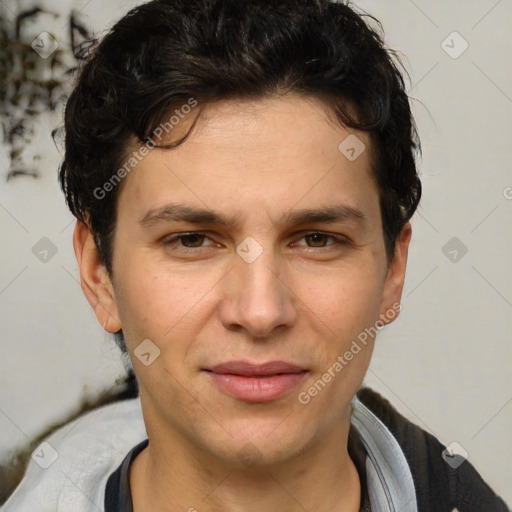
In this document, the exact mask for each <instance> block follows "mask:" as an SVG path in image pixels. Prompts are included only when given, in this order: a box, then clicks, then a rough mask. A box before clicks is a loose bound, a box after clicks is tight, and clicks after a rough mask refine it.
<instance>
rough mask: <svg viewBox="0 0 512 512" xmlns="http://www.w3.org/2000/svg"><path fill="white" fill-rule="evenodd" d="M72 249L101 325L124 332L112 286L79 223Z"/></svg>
mask: <svg viewBox="0 0 512 512" xmlns="http://www.w3.org/2000/svg"><path fill="white" fill-rule="evenodd" d="M73 248H74V249H75V256H76V259H77V262H78V268H79V269H80V283H81V285H82V291H83V292H84V295H85V297H86V298H87V300H88V301H89V304H90V305H91V306H92V308H93V309H94V313H95V314H96V318H97V319H98V322H99V323H100V325H101V326H102V327H103V329H105V330H106V331H108V332H117V331H119V330H120V329H121V322H120V321H119V314H118V311H117V305H116V301H115V297H114V290H113V287H112V283H111V281H110V278H109V276H108V273H107V269H106V267H105V264H104V263H103V261H101V259H100V256H99V254H98V250H97V248H96V244H95V243H94V237H93V235H92V233H91V231H90V229H89V228H88V227H87V226H86V224H85V223H83V222H80V221H78V222H77V223H76V226H75V232H74V234H73Z"/></svg>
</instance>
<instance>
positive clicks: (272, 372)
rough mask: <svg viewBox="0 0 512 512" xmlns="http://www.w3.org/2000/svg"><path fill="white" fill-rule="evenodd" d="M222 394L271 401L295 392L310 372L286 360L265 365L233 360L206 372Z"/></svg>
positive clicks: (242, 398) (254, 401)
mask: <svg viewBox="0 0 512 512" xmlns="http://www.w3.org/2000/svg"><path fill="white" fill-rule="evenodd" d="M204 371H205V372H206V374H207V375H208V377H209V378H210V379H211V381H212V383H213V385H214V386H215V387H217V389H219V390H220V391H221V392H222V393H224V394H226V395H228V396H231V397H233V398H236V399H238V400H241V401H245V402H253V403H257V402H269V401H272V400H277V399H278V398H281V397H283V396H284V395H286V394H288V393H289V392H290V391H292V390H293V389H294V388H295V387H296V386H298V385H299V383H300V381H301V380H302V379H303V378H304V376H305V375H306V374H307V373H308V370H307V369H305V368H302V367H300V366H297V365H294V364H291V363H287V362H284V361H268V362H266V363H262V364H253V363H247V362H245V361H230V362H227V363H223V364H220V365H216V366H213V367H211V368H206V369H204Z"/></svg>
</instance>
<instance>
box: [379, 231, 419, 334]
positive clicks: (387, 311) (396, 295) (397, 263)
mask: <svg viewBox="0 0 512 512" xmlns="http://www.w3.org/2000/svg"><path fill="white" fill-rule="evenodd" d="M411 235H412V228H411V223H410V222H407V223H406V224H405V225H404V227H403V228H402V231H401V232H400V234H399V236H398V239H397V241H396V245H395V251H394V253H393V258H392V259H391V261H390V263H389V265H388V272H387V275H386V282H385V283H384V290H383V294H382V301H381V307H380V317H379V323H380V324H381V325H386V324H390V323H391V322H393V320H395V319H396V317H397V316H398V314H399V312H400V310H401V305H400V299H401V298H402V290H403V286H404V279H405V268H406V266H407V253H408V250H409V242H410V241H411Z"/></svg>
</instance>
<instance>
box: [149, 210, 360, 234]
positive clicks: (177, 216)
mask: <svg viewBox="0 0 512 512" xmlns="http://www.w3.org/2000/svg"><path fill="white" fill-rule="evenodd" d="M164 222H188V223H191V224H212V225H218V226H223V227H226V228H235V227H236V226H237V225H238V223H239V217H236V216H231V217H228V216H225V215H224V214H222V213H220V212H216V211H214V210H211V209H207V208H193V207H190V206H184V205H181V204H167V205H165V206H162V207H160V208H153V209H151V210H148V211H147V212H146V213H145V215H144V216H143V217H142V218H141V219H140V220H139V224H140V225H141V226H142V227H143V228H150V227H153V226H155V225H157V224H160V223H164ZM320 222H324V223H336V222H353V223H355V224H358V225H360V226H361V227H362V228H365V227H367V225H368V222H369V221H368V217H367V216H366V215H365V214H364V213H363V212H362V211H361V210H359V209H357V208H354V207H352V206H348V205H334V206H324V207H320V208H307V209H303V210H296V211H290V212H287V213H285V214H284V215H283V216H282V217H281V219H280V220H279V221H278V224H280V225H300V224H312V223H320Z"/></svg>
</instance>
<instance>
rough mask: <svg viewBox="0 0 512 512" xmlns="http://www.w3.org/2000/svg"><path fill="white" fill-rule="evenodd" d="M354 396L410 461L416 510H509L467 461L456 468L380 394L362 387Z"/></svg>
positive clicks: (440, 446)
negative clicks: (376, 419) (388, 433)
mask: <svg viewBox="0 0 512 512" xmlns="http://www.w3.org/2000/svg"><path fill="white" fill-rule="evenodd" d="M357 398H358V399H359V400H360V401H361V402H362V403H363V404H364V405H365V406H366V407H367V408H368V409H370V411H371V412H373V414H375V415H376V416H377V417H378V418H379V419H380V420H381V421H382V423H384V425H385V426H386V427H387V428H388V429H389V431H390V432H391V434H392V435H393V436H394V437H395V439H396V440H397V441H398V444H399V445H400V447H401V448H402V451H403V453H404V455H405V458H406V459H407V462H408V464H409V467H410V470H411V473H412V477H413V481H414V486H415V489H416V496H417V500H418V511H419V512H423V511H425V512H427V511H428V512H437V511H439V512H441V511H446V512H451V511H452V510H453V509H458V510H461V511H462V510H463V511H465V512H473V511H474V512H477V511H478V512H483V511H487V510H488V511H493V512H501V511H503V512H508V508H507V506H506V505H505V503H504V502H503V501H502V500H501V499H500V498H499V497H498V496H497V495H496V494H495V493H494V492H493V491H492V489H491V488H490V487H489V486H488V485H487V484H486V483H485V481H484V480H483V479H482V477H481V476H480V475H479V474H478V472H477V471H476V469H475V468H474V467H473V466H472V465H471V463H470V462H469V461H468V460H465V461H464V462H463V463H462V464H460V465H459V466H458V467H456V468H454V467H452V466H450V464H448V463H447V462H445V460H444V459H443V457H442V453H443V451H444V450H445V448H446V446H445V445H443V444H442V443H441V442H440V441H439V440H438V439H437V438H436V437H434V436H433V435H432V434H429V433H428V432H426V431H425V430H423V429H422V428H420V427H419V426H418V425H415V424H414V423H412V422H411V421H409V420H408V419H407V418H405V417H404V416H402V415H401V414H400V413H399V412H398V411H397V410H396V409H395V408H394V407H393V406H392V405H391V403H390V402H389V401H388V400H387V399H385V398H383V397H382V396H381V395H380V394H379V393H377V392H375V391H373V390H372V389H370V388H367V387H363V388H361V389H360V390H359V391H358V393H357Z"/></svg>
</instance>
